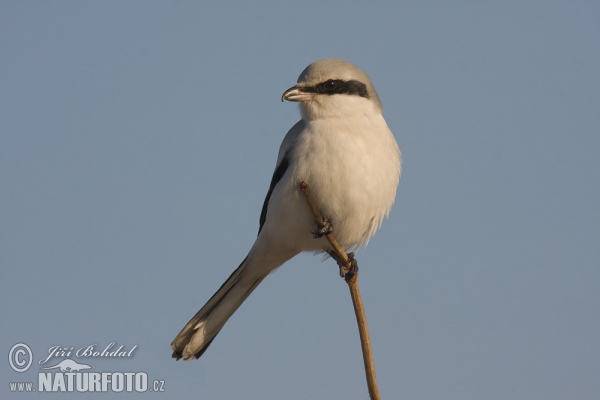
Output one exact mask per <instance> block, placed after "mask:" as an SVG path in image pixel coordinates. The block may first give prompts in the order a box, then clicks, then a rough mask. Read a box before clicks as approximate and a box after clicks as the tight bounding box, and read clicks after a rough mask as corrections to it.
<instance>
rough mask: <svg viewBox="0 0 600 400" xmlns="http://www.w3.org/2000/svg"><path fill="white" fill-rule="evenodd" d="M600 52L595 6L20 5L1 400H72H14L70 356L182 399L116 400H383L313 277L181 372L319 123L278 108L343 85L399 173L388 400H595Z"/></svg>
mask: <svg viewBox="0 0 600 400" xmlns="http://www.w3.org/2000/svg"><path fill="white" fill-rule="evenodd" d="M500 3H501V4H500ZM599 38H600V3H598V2H597V1H537V2H536V1H532V2H522V1H511V2H494V3H492V2H479V1H464V2H451V3H449V2H426V1H413V2H370V3H369V4H368V5H367V2H356V1H352V2H341V1H338V2H322V1H308V2H298V1H287V2H283V1H277V2H276V1H272V2H247V3H244V4H238V5H235V6H234V5H231V4H229V3H228V2H219V3H218V2H189V1H178V2H147V1H128V2H122V1H103V2H90V1H53V2H42V1H2V2H0V191H1V195H0V235H1V236H0V257H1V258H0V262H1V270H0V310H1V321H2V328H1V329H0V354H2V361H1V362H0V377H1V379H0V397H2V398H3V399H17V398H25V397H27V398H28V399H38V398H39V399H46V398H48V397H49V396H50V397H51V395H49V394H39V393H38V394H29V395H27V396H25V395H18V394H14V393H10V392H9V384H8V382H15V381H23V382H26V381H33V382H37V373H38V371H39V365H37V363H38V361H39V360H40V359H41V358H42V357H43V356H45V355H47V352H48V349H49V348H50V347H51V346H55V345H60V346H65V347H73V348H75V349H77V348H79V347H82V346H85V345H89V344H96V345H97V346H98V347H104V346H106V345H107V344H109V343H110V342H116V344H117V345H124V346H125V347H126V348H131V347H132V346H134V345H137V346H138V347H137V348H136V350H135V353H134V356H133V357H132V358H131V359H118V360H114V359H112V360H111V359H104V360H101V359H89V360H88V362H89V364H91V365H92V366H93V368H94V371H145V372H147V373H148V375H149V377H150V378H151V379H162V380H164V381H165V390H166V392H165V393H161V394H156V393H152V394H143V395H135V394H125V393H121V394H112V395H110V396H108V395H107V396H106V397H110V398H130V397H136V398H142V397H143V398H146V397H152V398H173V399H211V400H216V399H236V398H243V399H291V400H293V399H325V398H326V399H350V398H352V399H366V398H367V397H368V394H367V388H366V384H365V381H364V373H363V367H362V359H361V354H360V346H359V340H358V332H357V328H356V323H355V320H354V314H353V311H352V307H351V303H350V296H349V293H348V289H347V286H346V284H345V283H344V282H343V280H341V279H340V278H339V277H338V271H337V266H336V265H335V263H334V262H332V261H331V260H328V261H325V262H323V261H322V258H321V257H319V256H312V255H301V256H299V257H297V258H295V259H293V260H292V261H290V262H288V263H287V264H285V265H284V266H283V267H282V268H280V269H279V270H278V271H276V272H275V273H274V274H272V275H271V276H269V278H267V279H266V280H265V281H264V282H263V284H262V285H261V286H260V287H259V288H258V289H257V290H256V291H255V292H254V293H253V294H252V296H251V297H250V298H249V299H248V300H247V302H246V303H244V305H243V306H242V307H241V308H240V309H239V310H238V312H237V313H236V314H235V315H234V317H233V318H232V319H231V320H230V321H229V322H228V324H227V325H226V326H225V328H224V329H223V330H222V332H221V333H220V335H219V336H218V337H217V339H216V340H215V341H214V343H213V344H212V345H211V347H210V349H209V350H208V351H207V353H206V354H205V355H204V356H203V357H202V358H201V359H200V360H198V361H194V362H190V363H186V362H182V361H179V362H175V361H174V360H172V359H171V358H170V357H171V351H170V348H169V344H170V342H171V340H172V339H173V338H174V336H175V335H176V334H177V333H178V332H179V330H180V329H181V327H182V326H183V324H185V323H186V322H187V321H188V319H189V318H190V317H191V316H192V315H193V314H194V313H195V312H196V311H197V310H198V309H199V308H200V306H202V305H203V304H204V302H205V301H206V300H207V299H208V298H209V297H210V296H211V295H212V294H213V292H214V291H215V290H216V289H217V288H218V287H219V286H220V284H221V283H222V282H223V281H224V280H225V279H226V278H227V277H228V276H229V274H230V273H231V272H232V271H233V269H234V268H235V267H237V265H238V264H239V263H240V261H241V260H242V259H243V258H244V256H245V255H246V253H247V251H248V250H249V249H250V247H251V245H252V243H253V241H254V239H255V237H256V233H257V230H258V217H259V213H260V209H261V206H262V202H263V199H264V195H265V193H266V191H267V188H268V185H269V182H270V179H271V174H272V172H273V169H274V167H275V161H276V157H277V151H278V148H279V144H280V142H281V140H282V139H283V136H284V135H285V133H286V132H287V130H288V129H289V128H290V127H291V126H292V125H293V124H294V123H295V122H296V121H297V120H298V119H299V113H298V109H297V106H296V105H295V104H292V103H281V101H280V97H281V94H282V93H283V91H284V90H286V89H287V88H289V87H290V86H293V85H294V83H295V82H296V79H297V77H298V75H299V74H300V72H301V71H302V70H303V69H304V68H305V67H306V66H307V65H308V64H310V63H311V62H313V61H315V60H318V59H321V58H325V57H337V58H343V59H346V60H348V61H350V62H352V63H354V64H355V65H357V66H359V67H361V68H363V69H364V70H365V71H366V72H367V73H368V74H369V75H370V76H371V78H372V80H373V82H374V84H375V87H376V88H377V90H378V92H379V96H380V97H381V100H382V102H383V105H384V109H385V117H386V120H387V122H388V125H389V126H390V128H391V130H392V131H393V132H394V134H395V136H396V138H397V141H398V143H399V145H400V147H401V149H402V153H403V161H404V163H403V167H404V170H403V174H402V179H401V182H400V187H399V190H398V195H397V199H396V204H395V207H394V209H393V210H392V213H391V215H390V218H389V219H388V220H386V221H385V222H384V225H383V227H382V229H381V230H380V231H379V232H378V233H377V235H375V237H374V238H373V239H372V240H371V242H370V244H369V246H368V247H367V248H366V249H362V250H361V251H359V253H358V255H357V258H358V260H359V265H360V267H361V274H360V284H361V290H362V295H363V300H364V303H365V307H366V311H367V317H368V320H369V324H370V330H371V336H372V341H373V348H374V356H375V362H376V367H377V374H378V379H379V384H380V391H381V393H382V396H383V398H385V399H456V400H464V399H498V400H504V399H509V398H510V399H527V400H530V399H544V400H552V399H561V400H562V399H595V398H598V396H600V379H599V376H600V342H599V338H600V210H599V205H600V159H599V157H598V153H599V151H600V40H599ZM282 229H285V227H282ZM19 342H23V343H26V344H28V345H29V346H30V347H31V349H32V350H33V353H34V366H33V367H32V368H31V369H30V370H29V371H27V372H24V373H21V374H18V373H16V372H14V371H13V370H12V369H10V367H9V364H8V362H7V354H8V352H9V350H10V347H11V346H12V345H13V344H15V343H19ZM59 360H60V358H58V359H55V361H59ZM76 360H78V361H80V362H82V360H81V359H76ZM90 396H91V395H90V394H72V395H70V396H67V397H68V398H82V399H83V398H89V397H90ZM96 397H98V396H96Z"/></svg>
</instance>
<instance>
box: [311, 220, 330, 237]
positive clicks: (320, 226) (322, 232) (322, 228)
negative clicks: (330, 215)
mask: <svg viewBox="0 0 600 400" xmlns="http://www.w3.org/2000/svg"><path fill="white" fill-rule="evenodd" d="M331 232H333V226H332V225H331V223H330V222H329V221H328V220H327V219H323V221H321V222H317V230H315V231H312V234H313V237H314V238H315V239H319V238H322V237H323V236H326V235H329V234H330V233H331Z"/></svg>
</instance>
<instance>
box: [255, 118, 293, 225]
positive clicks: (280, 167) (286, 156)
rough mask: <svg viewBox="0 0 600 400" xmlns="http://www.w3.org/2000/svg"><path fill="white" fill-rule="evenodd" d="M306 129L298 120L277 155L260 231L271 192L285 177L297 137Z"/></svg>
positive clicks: (263, 209)
mask: <svg viewBox="0 0 600 400" xmlns="http://www.w3.org/2000/svg"><path fill="white" fill-rule="evenodd" d="M303 129H304V122H303V121H302V120H300V121H298V122H297V123H296V124H295V125H294V126H293V127H292V129H290V130H289V131H288V133H287V134H286V135H285V138H284V139H283V142H282V143H281V146H280V147H279V156H278V157H277V167H276V168H275V172H273V177H272V178H271V185H269V190H268V191H267V196H266V197H265V201H264V203H263V206H262V210H261V212H260V220H259V227H258V233H260V231H261V230H262V227H263V225H264V224H265V221H266V220H267V210H268V208H269V199H270V198H271V194H273V190H274V189H275V186H277V183H279V181H280V180H281V178H283V175H285V173H286V171H287V170H288V168H289V166H290V165H291V164H292V151H293V149H294V144H295V142H296V138H297V137H298V135H299V134H300V133H301V132H302V130H303Z"/></svg>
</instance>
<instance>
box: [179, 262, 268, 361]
mask: <svg viewBox="0 0 600 400" xmlns="http://www.w3.org/2000/svg"><path fill="white" fill-rule="evenodd" d="M247 263H248V257H246V259H245V260H244V261H242V263H241V264H240V266H239V267H238V268H237V269H236V270H235V271H233V273H232V274H231V276H230V277H229V278H228V279H227V280H226V281H225V283H224V284H223V285H221V287H220V288H219V290H217V292H216V293H215V294H214V295H213V296H212V297H211V298H210V300H208V302H207V303H206V304H205V305H204V307H202V308H201V309H200V311H198V312H197V313H196V315H194V317H193V318H192V319H191V320H190V322H188V323H187V324H186V325H185V326H184V327H183V329H182V330H181V332H179V334H178V335H177V337H176V338H175V340H173V342H172V343H171V349H173V358H176V359H177V360H179V359H180V358H183V359H184V360H188V361H189V360H191V359H194V358H200V356H201V355H202V354H203V353H204V352H205V351H206V349H207V348H208V346H209V345H210V344H211V343H212V341H213V339H214V338H215V336H217V334H218V333H219V331H220V330H221V328H223V326H224V325H225V323H226V322H227V320H228V319H229V317H231V316H232V315H233V313H234V312H235V311H236V310H237V309H238V307H239V306H240V305H241V304H242V303H243V302H244V300H246V298H247V297H248V296H249V295H250V293H252V291H253V290H254V289H255V288H256V287H257V286H258V284H259V283H260V282H262V280H263V279H264V278H265V276H266V275H264V276H263V274H258V276H249V275H251V274H249V272H250V271H248V270H249V269H248V268H246V267H247ZM252 275H256V274H252Z"/></svg>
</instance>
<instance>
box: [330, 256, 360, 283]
mask: <svg viewBox="0 0 600 400" xmlns="http://www.w3.org/2000/svg"><path fill="white" fill-rule="evenodd" d="M329 255H330V256H331V258H333V259H334V260H335V261H336V262H337V264H338V265H339V266H340V276H341V277H342V278H344V279H346V281H349V280H350V279H352V278H354V276H356V275H358V262H357V261H356V260H355V259H354V253H348V261H347V262H346V263H344V261H343V260H340V258H339V257H338V255H337V253H336V252H335V251H333V250H331V251H330V252H329Z"/></svg>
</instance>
